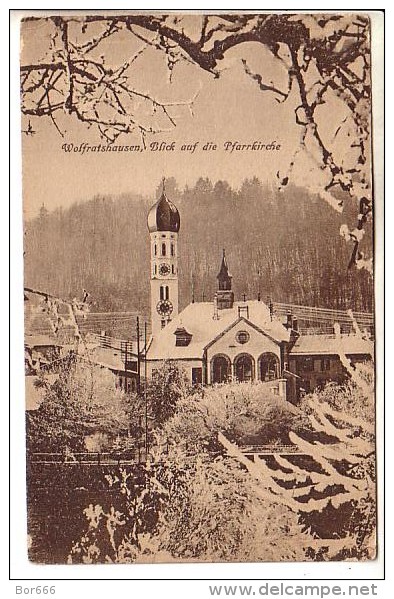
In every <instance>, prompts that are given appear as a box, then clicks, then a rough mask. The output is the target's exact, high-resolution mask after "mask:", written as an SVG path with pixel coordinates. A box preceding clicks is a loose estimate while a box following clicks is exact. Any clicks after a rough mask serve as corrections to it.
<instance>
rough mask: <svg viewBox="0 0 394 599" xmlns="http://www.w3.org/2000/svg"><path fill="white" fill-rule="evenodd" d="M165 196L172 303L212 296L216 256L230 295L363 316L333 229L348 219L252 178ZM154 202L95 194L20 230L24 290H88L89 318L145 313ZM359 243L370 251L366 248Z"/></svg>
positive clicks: (365, 305) (361, 290)
mask: <svg viewBox="0 0 394 599" xmlns="http://www.w3.org/2000/svg"><path fill="white" fill-rule="evenodd" d="M166 189H167V195H168V196H169V198H170V199H172V200H173V201H174V202H175V203H176V205H177V207H178V208H179V211H180V214H181V232H180V240H179V251H180V263H179V267H180V304H181V307H183V306H185V305H186V304H187V303H189V301H190V299H191V288H192V279H193V282H194V291H195V298H196V300H197V301H198V300H201V299H202V297H203V294H204V296H205V298H206V299H209V298H212V297H213V293H214V290H215V289H216V274H217V271H218V268H219V262H220V256H221V250H222V248H226V253H227V256H228V261H229V265H230V269H231V272H232V275H233V282H234V291H235V295H236V297H238V298H239V297H241V294H243V293H246V295H247V297H256V296H257V293H258V292H259V291H260V292H261V296H262V299H263V300H265V299H266V298H267V297H268V296H269V297H271V298H272V299H273V300H274V301H278V302H291V303H299V304H307V305H315V306H322V307H324V306H327V307H333V308H339V309H347V308H350V307H351V308H352V309H355V310H367V311H369V310H371V309H372V296H373V288H372V281H371V279H370V276H369V275H368V273H366V272H365V271H358V270H356V269H352V270H348V268H347V264H348V261H349V256H350V251H351V248H350V246H349V244H347V243H346V242H345V241H344V240H343V239H342V238H341V237H340V236H339V227H340V225H341V224H342V223H343V222H344V221H345V220H346V219H347V220H348V221H349V219H350V218H351V220H350V222H351V223H352V222H355V219H354V217H355V215H354V214H353V215H350V214H345V215H343V214H342V215H340V214H337V213H336V212H335V211H334V210H333V209H332V208H331V207H330V206H328V204H325V203H324V202H323V201H322V200H321V199H319V198H318V197H317V196H312V195H310V194H308V193H307V192H306V191H305V190H304V189H300V188H297V187H294V186H290V187H289V188H287V189H286V190H285V191H284V192H282V193H280V194H279V193H278V192H276V191H273V190H272V189H271V188H270V187H269V186H268V185H266V184H263V183H261V182H260V181H259V180H258V179H256V178H255V179H253V180H247V181H245V182H244V184H243V185H242V188H241V189H240V190H239V191H234V190H233V189H232V188H231V187H230V186H229V185H228V183H226V182H224V181H218V182H217V183H216V184H215V185H214V184H212V183H211V181H209V180H208V179H199V180H198V181H197V183H196V185H195V186H194V187H193V188H185V189H184V190H183V191H180V190H179V189H178V188H177V186H176V182H175V181H174V180H169V181H168V182H167V183H166ZM153 202H154V198H149V199H147V198H143V197H141V196H137V195H133V194H131V193H130V194H127V195H122V196H120V197H110V196H96V197H95V198H93V199H92V200H90V201H88V202H85V203H76V204H74V205H73V206H71V207H70V208H69V209H65V210H62V209H56V210H54V211H52V212H48V211H47V210H46V209H45V208H42V210H41V212H40V215H39V216H38V217H36V218H35V219H33V220H31V221H28V222H26V223H25V283H26V285H28V286H31V287H35V288H39V289H43V290H46V291H48V292H49V293H54V294H57V295H60V296H62V297H64V298H67V297H74V296H79V297H80V296H81V293H82V289H87V290H88V291H89V293H90V294H91V297H92V299H93V302H94V303H93V309H94V311H112V310H113V311H123V310H125V311H126V310H127V311H129V310H136V311H140V312H143V313H145V314H146V313H148V307H149V235H148V231H147V227H146V215H147V211H148V209H149V207H150V206H151V205H152V203H153ZM367 243H369V244H370V243H371V241H370V240H367Z"/></svg>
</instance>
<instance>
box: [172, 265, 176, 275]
mask: <svg viewBox="0 0 394 599" xmlns="http://www.w3.org/2000/svg"><path fill="white" fill-rule="evenodd" d="M171 271H172V274H173V275H174V274H175V266H174V265H172V266H171Z"/></svg>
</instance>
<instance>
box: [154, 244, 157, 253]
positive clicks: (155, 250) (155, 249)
mask: <svg viewBox="0 0 394 599" xmlns="http://www.w3.org/2000/svg"><path fill="white" fill-rule="evenodd" d="M154 253H155V256H157V243H155V248H154Z"/></svg>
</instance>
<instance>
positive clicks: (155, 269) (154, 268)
mask: <svg viewBox="0 0 394 599" xmlns="http://www.w3.org/2000/svg"><path fill="white" fill-rule="evenodd" d="M153 271H154V273H155V275H157V266H156V264H155V265H154V267H153Z"/></svg>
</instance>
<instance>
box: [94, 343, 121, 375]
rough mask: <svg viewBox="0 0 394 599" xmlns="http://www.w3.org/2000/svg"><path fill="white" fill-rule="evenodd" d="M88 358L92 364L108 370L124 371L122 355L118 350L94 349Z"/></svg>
mask: <svg viewBox="0 0 394 599" xmlns="http://www.w3.org/2000/svg"><path fill="white" fill-rule="evenodd" d="M89 358H90V360H91V361H92V362H94V364H97V365H98V366H104V367H105V368H109V369H110V370H119V371H123V370H124V369H125V363H124V354H122V352H121V351H120V350H116V349H112V348H106V347H95V348H94V349H92V350H91V351H90V353H89Z"/></svg>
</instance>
